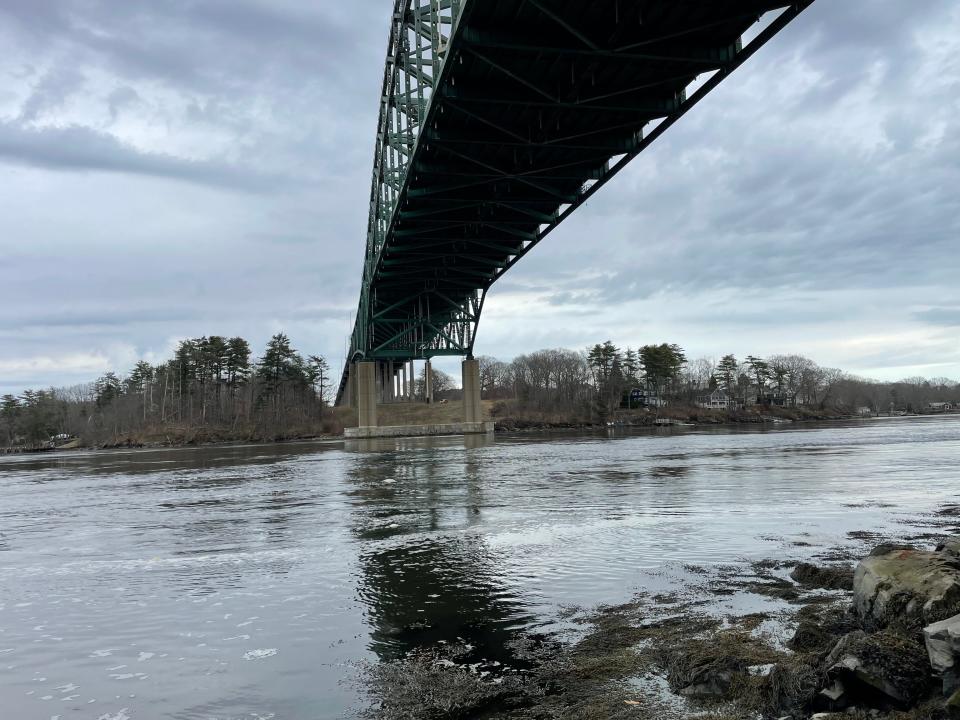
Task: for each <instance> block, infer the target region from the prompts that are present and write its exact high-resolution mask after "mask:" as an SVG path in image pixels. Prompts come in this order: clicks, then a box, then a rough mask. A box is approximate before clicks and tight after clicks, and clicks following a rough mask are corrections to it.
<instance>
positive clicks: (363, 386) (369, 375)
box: [351, 362, 377, 427]
mask: <svg viewBox="0 0 960 720" xmlns="http://www.w3.org/2000/svg"><path fill="white" fill-rule="evenodd" d="M354 371H355V373H356V376H357V385H356V388H357V392H356V395H357V409H358V411H359V417H360V422H359V425H360V427H376V426H377V363H375V362H358V363H354V365H353V369H352V371H351V372H354Z"/></svg>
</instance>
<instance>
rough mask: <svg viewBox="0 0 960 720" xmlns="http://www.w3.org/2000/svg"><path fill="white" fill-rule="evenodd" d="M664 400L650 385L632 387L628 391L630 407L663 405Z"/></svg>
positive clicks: (664, 403)
mask: <svg viewBox="0 0 960 720" xmlns="http://www.w3.org/2000/svg"><path fill="white" fill-rule="evenodd" d="M666 404H667V403H666V401H665V400H663V399H661V398H660V395H659V394H658V393H657V391H656V390H654V389H653V388H651V387H649V386H648V387H644V388H634V389H633V390H631V391H630V407H654V408H656V407H663V406H664V405H666Z"/></svg>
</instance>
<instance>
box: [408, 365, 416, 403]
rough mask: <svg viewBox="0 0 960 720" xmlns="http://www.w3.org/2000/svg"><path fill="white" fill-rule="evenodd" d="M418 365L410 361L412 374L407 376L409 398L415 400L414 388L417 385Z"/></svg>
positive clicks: (411, 400)
mask: <svg viewBox="0 0 960 720" xmlns="http://www.w3.org/2000/svg"><path fill="white" fill-rule="evenodd" d="M416 378H417V366H416V365H414V362H413V360H411V361H410V376H409V377H408V378H407V400H409V401H410V402H413V388H414V387H415V386H416Z"/></svg>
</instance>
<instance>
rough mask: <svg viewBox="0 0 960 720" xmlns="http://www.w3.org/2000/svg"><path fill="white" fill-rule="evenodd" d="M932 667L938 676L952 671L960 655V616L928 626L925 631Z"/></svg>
mask: <svg viewBox="0 0 960 720" xmlns="http://www.w3.org/2000/svg"><path fill="white" fill-rule="evenodd" d="M923 640H924V642H925V643H926V646H927V655H928V656H929V658H930V667H932V668H933V670H934V672H936V673H937V674H942V673H945V672H947V671H948V670H952V669H953V668H954V666H955V665H956V664H957V660H958V655H960V615H954V616H953V617H950V618H947V619H946V620H941V621H940V622H936V623H933V624H932V625H927V627H925V628H924V629H923Z"/></svg>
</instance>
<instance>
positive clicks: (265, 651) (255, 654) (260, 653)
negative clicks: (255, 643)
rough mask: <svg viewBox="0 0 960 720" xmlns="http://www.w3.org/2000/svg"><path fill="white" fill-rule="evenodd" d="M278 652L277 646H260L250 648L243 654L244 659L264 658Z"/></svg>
mask: <svg viewBox="0 0 960 720" xmlns="http://www.w3.org/2000/svg"><path fill="white" fill-rule="evenodd" d="M276 654H277V648H259V649H257V650H250V651H249V652H245V653H244V654H243V659H244V660H262V659H263V658H268V657H273V656H274V655H276Z"/></svg>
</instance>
